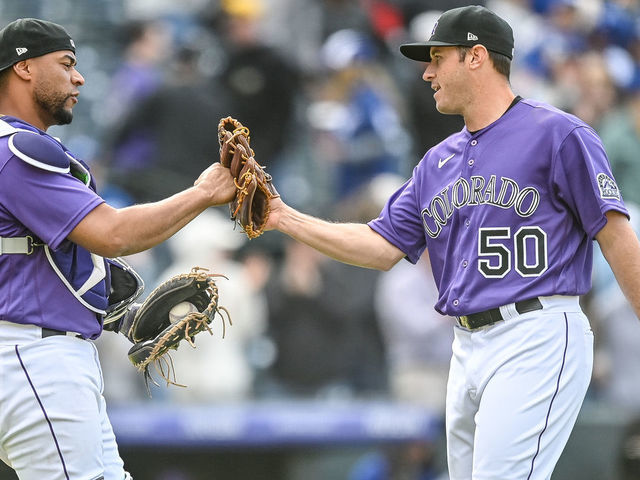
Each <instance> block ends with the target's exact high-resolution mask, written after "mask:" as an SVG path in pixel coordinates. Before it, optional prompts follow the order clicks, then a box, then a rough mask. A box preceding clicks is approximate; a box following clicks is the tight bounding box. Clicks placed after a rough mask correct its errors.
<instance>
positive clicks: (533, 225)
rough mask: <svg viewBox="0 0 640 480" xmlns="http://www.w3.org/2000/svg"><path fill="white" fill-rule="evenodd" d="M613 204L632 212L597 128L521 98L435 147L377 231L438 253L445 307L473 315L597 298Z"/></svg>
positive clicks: (435, 263)
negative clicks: (601, 238)
mask: <svg viewBox="0 0 640 480" xmlns="http://www.w3.org/2000/svg"><path fill="white" fill-rule="evenodd" d="M609 210H617V211H619V212H622V213H624V214H625V215H627V216H628V212H627V210H626V208H625V206H624V203H623V201H622V198H621V196H620V192H619V190H618V187H617V185H616V183H615V181H614V179H613V176H612V174H611V169H610V165H609V161H608V159H607V156H606V154H605V151H604V149H603V147H602V143H601V141H600V139H599V138H598V136H597V134H596V133H595V131H594V130H593V129H592V128H591V127H589V126H588V125H586V124H585V123H584V122H582V121H581V120H579V119H578V118H577V117H575V116H573V115H570V114H567V113H565V112H562V111H560V110H558V109H556V108H553V107H551V106H549V105H546V104H543V103H540V102H536V101H532V100H520V101H519V102H518V103H516V104H515V105H514V106H513V107H512V108H510V109H509V110H508V111H507V112H506V113H505V114H504V115H503V116H502V117H501V118H499V119H498V120H496V121H495V122H494V123H492V124H491V125H489V126H488V127H486V128H484V129H482V130H480V131H478V132H473V133H472V132H469V131H468V130H467V129H466V128H464V129H463V130H462V131H460V132H458V133H456V134H454V135H451V136H450V137H449V138H447V139H446V140H444V141H443V142H441V143H440V144H438V145H436V146H435V147H433V148H432V149H430V150H429V151H428V152H427V153H426V155H425V156H424V158H423V159H422V160H421V161H420V163H419V164H418V165H417V166H416V168H415V169H414V172H413V175H412V177H411V178H410V179H409V180H408V181H407V182H406V183H405V184H404V185H403V186H402V187H401V188H400V189H398V191H396V192H395V193H394V194H393V195H392V197H391V198H390V199H389V200H388V202H387V204H386V206H385V207H384V209H383V210H382V212H381V213H380V216H379V217H378V218H377V219H375V220H372V221H371V222H369V226H370V227H371V228H372V229H373V230H375V231H376V232H378V233H379V234H380V235H382V236H383V237H384V238H386V239H387V240H388V241H389V242H391V243H392V244H394V245H395V246H397V247H398V248H399V249H400V250H402V251H403V252H404V253H405V254H406V257H407V259H408V260H409V261H411V262H413V263H416V262H417V261H418V259H419V257H420V255H421V254H422V252H423V251H424V249H425V248H428V249H429V256H430V259H431V264H432V269H433V274H434V277H435V281H436V285H437V287H438V292H439V297H438V301H437V303H436V305H435V308H436V310H437V311H439V312H440V313H443V314H447V315H467V314H470V313H475V312H480V311H484V310H487V309H489V308H495V307H499V306H501V305H506V304H508V303H512V302H516V301H520V300H525V299H529V298H532V297H536V296H549V295H583V294H585V293H587V292H588V291H589V289H590V288H591V267H592V253H593V239H594V237H595V235H596V234H597V233H598V231H599V230H600V229H601V228H602V227H603V226H604V225H605V223H606V217H605V213H606V212H607V211H609Z"/></svg>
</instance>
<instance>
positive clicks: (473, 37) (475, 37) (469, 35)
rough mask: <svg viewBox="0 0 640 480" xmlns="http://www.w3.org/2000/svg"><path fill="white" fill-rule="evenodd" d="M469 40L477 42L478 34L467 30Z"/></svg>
mask: <svg viewBox="0 0 640 480" xmlns="http://www.w3.org/2000/svg"><path fill="white" fill-rule="evenodd" d="M467 40H473V41H474V42H475V41H476V40H478V36H477V35H474V34H473V33H471V32H467Z"/></svg>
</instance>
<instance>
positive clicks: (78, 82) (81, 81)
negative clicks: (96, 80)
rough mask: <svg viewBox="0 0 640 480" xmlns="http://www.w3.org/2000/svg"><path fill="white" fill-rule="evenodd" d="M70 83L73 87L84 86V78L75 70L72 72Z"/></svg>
mask: <svg viewBox="0 0 640 480" xmlns="http://www.w3.org/2000/svg"><path fill="white" fill-rule="evenodd" d="M71 81H72V82H73V84H74V85H78V86H80V85H84V77H83V76H82V74H81V73H80V72H79V71H78V70H76V69H74V70H73V75H72V77H71Z"/></svg>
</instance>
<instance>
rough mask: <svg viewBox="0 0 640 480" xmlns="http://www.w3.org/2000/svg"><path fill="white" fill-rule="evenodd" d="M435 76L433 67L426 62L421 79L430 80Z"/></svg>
mask: <svg viewBox="0 0 640 480" xmlns="http://www.w3.org/2000/svg"><path fill="white" fill-rule="evenodd" d="M434 78H435V72H434V69H433V68H432V67H431V62H429V63H427V67H426V68H425V69H424V73H423V74H422V79H423V80H424V81H425V82H431V81H433V79H434Z"/></svg>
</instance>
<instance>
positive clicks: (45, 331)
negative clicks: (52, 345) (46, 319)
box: [42, 327, 82, 338]
mask: <svg viewBox="0 0 640 480" xmlns="http://www.w3.org/2000/svg"><path fill="white" fill-rule="evenodd" d="M69 333H70V332H65V331H64V330H54V329H53V328H45V327H42V338H47V337H54V336H56V335H67V334H69ZM70 336H72V337H76V338H82V335H80V334H78V333H71V335H70Z"/></svg>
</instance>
